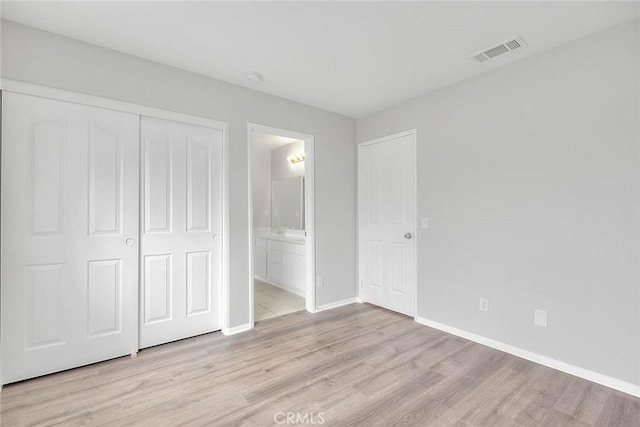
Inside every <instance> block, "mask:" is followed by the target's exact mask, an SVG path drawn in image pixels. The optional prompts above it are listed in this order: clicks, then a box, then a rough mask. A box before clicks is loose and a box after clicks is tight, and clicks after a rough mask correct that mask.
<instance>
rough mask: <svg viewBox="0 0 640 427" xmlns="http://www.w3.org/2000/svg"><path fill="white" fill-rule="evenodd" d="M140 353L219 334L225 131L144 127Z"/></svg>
mask: <svg viewBox="0 0 640 427" xmlns="http://www.w3.org/2000/svg"><path fill="white" fill-rule="evenodd" d="M141 134H142V152H143V154H142V156H143V158H142V169H143V176H142V179H143V186H142V192H143V196H142V206H143V207H142V210H143V216H142V239H141V253H142V259H141V264H142V265H141V300H140V307H141V310H140V322H141V328H140V347H141V348H144V347H149V346H153V345H157V344H162V343H165V342H169V341H174V340H178V339H182V338H186V337H190V336H194V335H198V334H203V333H206V332H211V331H215V330H218V329H220V328H221V303H222V301H221V296H220V293H221V282H222V208H223V206H222V130H220V129H212V128H206V127H201V126H196V125H190V124H185V123H179V122H174V121H169V120H161V119H155V118H150V117H144V116H143V117H142V119H141Z"/></svg>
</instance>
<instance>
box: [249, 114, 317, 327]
mask: <svg viewBox="0 0 640 427" xmlns="http://www.w3.org/2000/svg"><path fill="white" fill-rule="evenodd" d="M247 131H248V142H249V145H248V152H249V156H248V157H249V199H250V200H249V206H250V213H249V217H250V221H249V235H250V248H249V249H250V283H249V285H250V301H251V324H252V325H253V324H254V323H255V322H260V321H263V320H267V319H270V318H273V317H277V316H283V315H287V314H291V313H295V312H298V311H302V310H307V311H310V312H314V311H315V280H314V277H315V251H314V234H313V225H314V215H313V214H314V209H313V142H314V141H313V136H312V135H308V134H303V133H299V132H295V131H289V130H285V129H278V128H272V127H267V126H262V125H255V124H249V126H248V129H247Z"/></svg>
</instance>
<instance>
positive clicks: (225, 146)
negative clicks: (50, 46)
mask: <svg viewBox="0 0 640 427" xmlns="http://www.w3.org/2000/svg"><path fill="white" fill-rule="evenodd" d="M0 85H1V89H2V90H3V91H7V92H15V93H21V94H24V95H32V96H38V97H41V98H50V99H54V100H58V101H65V102H72V103H75V104H82V105H88V106H92V107H99V108H105V109H109V110H115V111H121V112H125V113H133V114H137V115H138V116H139V118H138V120H140V117H141V116H148V117H155V118H158V119H165V120H173V121H176V122H182V123H188V124H193V125H198V126H203V127H208V128H213V129H219V130H221V131H222V205H223V206H222V283H221V286H220V288H221V289H220V300H221V310H220V311H221V317H222V318H221V319H220V320H221V322H220V325H221V326H222V329H221V330H223V331H224V330H226V329H228V328H229V326H230V313H229V306H230V302H231V301H230V290H229V286H230V285H229V283H230V282H229V237H230V234H229V124H228V123H227V122H225V121H221V120H216V119H211V118H208V117H202V116H194V115H191V114H185V113H180V112H177V111H171V110H163V109H160V108H155V107H150V106H147V105H141V104H135V103H132V102H127V101H118V100H115V99H111V98H105V97H101V96H95V95H88V94H84V93H81V92H74V91H69V90H64V89H57V88H53V87H49V86H43V85H39V84H33V83H27V82H21V81H18V80H12V79H2V80H1V81H0ZM140 147H141V145H140ZM140 183H142V180H140ZM140 194H142V193H140ZM141 231H142V229H139V230H138V237H137V241H138V256H140V237H141ZM138 285H139V283H138ZM138 334H139V331H138ZM0 345H1V343H0Z"/></svg>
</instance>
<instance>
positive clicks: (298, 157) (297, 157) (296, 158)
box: [287, 153, 304, 164]
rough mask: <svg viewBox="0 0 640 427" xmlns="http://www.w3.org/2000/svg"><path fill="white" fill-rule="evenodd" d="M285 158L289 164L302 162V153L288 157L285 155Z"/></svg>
mask: <svg viewBox="0 0 640 427" xmlns="http://www.w3.org/2000/svg"><path fill="white" fill-rule="evenodd" d="M287 160H289V161H290V162H291V164H296V163H300V162H304V153H302V154H296V155H294V156H289V157H287Z"/></svg>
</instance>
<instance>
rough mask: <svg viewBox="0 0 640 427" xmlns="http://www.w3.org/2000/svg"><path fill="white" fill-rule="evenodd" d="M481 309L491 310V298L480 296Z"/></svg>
mask: <svg viewBox="0 0 640 427" xmlns="http://www.w3.org/2000/svg"><path fill="white" fill-rule="evenodd" d="M478 308H479V309H480V311H489V300H488V299H486V298H480V306H479V307H478Z"/></svg>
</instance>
